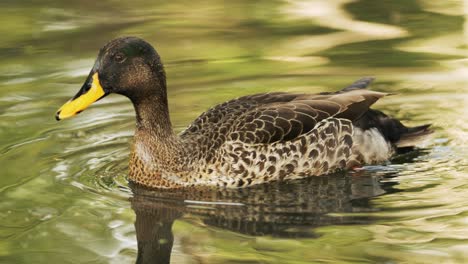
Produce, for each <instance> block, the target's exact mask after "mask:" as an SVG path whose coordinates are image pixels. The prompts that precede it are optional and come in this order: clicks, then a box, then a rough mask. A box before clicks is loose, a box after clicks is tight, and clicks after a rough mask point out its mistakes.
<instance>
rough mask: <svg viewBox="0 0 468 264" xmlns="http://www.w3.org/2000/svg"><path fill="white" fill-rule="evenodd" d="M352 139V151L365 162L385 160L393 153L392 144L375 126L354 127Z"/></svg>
mask: <svg viewBox="0 0 468 264" xmlns="http://www.w3.org/2000/svg"><path fill="white" fill-rule="evenodd" d="M353 141H354V142H353V153H354V154H355V155H358V156H362V158H363V162H364V163H366V164H372V163H377V162H382V161H386V160H388V158H390V156H391V155H392V154H393V149H392V146H391V145H390V143H389V142H387V141H386V140H385V138H384V137H383V135H382V134H381V133H380V132H379V130H378V129H377V128H371V129H368V130H362V129H360V128H357V127H354V134H353Z"/></svg>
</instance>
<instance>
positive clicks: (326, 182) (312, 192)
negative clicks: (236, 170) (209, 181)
mask: <svg viewBox="0 0 468 264" xmlns="http://www.w3.org/2000/svg"><path fill="white" fill-rule="evenodd" d="M131 187H132V191H133V194H134V196H133V198H131V203H132V208H133V210H134V211H135V214H136V222H135V228H136V234H137V240H138V259H137V263H169V262H170V257H171V250H172V245H173V241H174V236H173V233H172V224H173V223H174V221H175V220H176V219H178V218H180V217H182V216H183V215H191V216H195V217H197V218H199V219H201V220H202V221H203V222H204V223H205V224H207V225H211V226H215V227H219V228H222V229H228V230H231V231H235V232H239V233H243V234H247V235H252V236H260V235H270V236H276V237H304V236H314V234H313V233H312V232H310V230H311V228H313V227H317V226H323V225H331V224H354V223H365V222H368V221H370V219H369V218H366V217H356V216H330V215H329V214H330V213H344V212H363V211H369V210H373V209H372V208H371V207H370V205H369V203H368V202H367V201H368V200H369V198H371V197H374V196H377V195H381V194H384V193H386V192H389V191H392V184H382V183H379V177H378V176H375V175H374V176H372V175H360V176H358V175H343V174H337V175H328V176H323V177H311V178H308V179H302V180H297V181H291V182H279V183H269V184H263V185H258V186H253V187H250V188H243V189H223V190H219V189H193V190H180V191H177V190H176V191H175V190H148V189H145V188H142V187H139V186H137V185H131Z"/></svg>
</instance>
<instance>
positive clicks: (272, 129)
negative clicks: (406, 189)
mask: <svg viewBox="0 0 468 264" xmlns="http://www.w3.org/2000/svg"><path fill="white" fill-rule="evenodd" d="M372 81H373V78H370V77H365V78H362V79H359V80H357V81H356V82H354V83H352V84H351V85H349V86H347V87H345V88H343V89H341V90H338V91H336V92H322V93H318V94H308V93H288V92H270V93H260V94H253V95H246V96H242V97H239V98H236V99H232V100H229V101H226V102H224V103H220V104H218V105H215V106H213V107H211V108H210V109H208V110H207V111H205V112H204V113H202V114H201V115H200V116H199V117H197V118H196V119H195V120H194V121H193V122H192V123H191V124H190V125H189V126H188V127H187V128H186V129H185V130H184V131H182V132H181V133H179V134H176V133H175V132H174V130H173V128H172V124H171V119H170V116H169V108H168V96H167V86H166V73H165V70H164V66H163V63H162V61H161V58H160V56H159V54H158V52H157V51H156V49H155V48H154V47H153V46H152V45H151V44H150V43H148V42H146V41H145V40H143V39H141V38H138V37H120V38H117V39H114V40H111V41H110V42H108V43H107V44H105V45H104V46H103V47H102V48H101V49H100V51H99V54H98V56H97V59H96V61H95V63H94V66H93V67H92V69H91V71H90V73H89V75H88V77H87V78H86V80H85V82H84V84H83V85H82V87H81V89H80V90H79V91H78V93H77V94H76V95H75V96H73V97H72V98H71V99H70V100H69V101H68V102H66V103H65V104H64V105H63V106H62V107H61V108H60V109H59V110H58V111H57V112H56V114H55V118H56V119H57V120H62V119H66V118H70V117H73V116H75V115H77V114H79V113H81V112H82V111H83V110H85V109H86V108H87V107H88V106H90V105H91V104H92V103H94V102H96V101H98V100H100V99H102V98H104V97H106V96H107V95H109V94H120V95H123V96H125V97H127V98H129V99H130V101H131V102H132V104H133V106H134V109H135V113H136V128H135V134H134V139H133V144H132V151H131V154H130V163H129V176H128V178H129V181H130V182H133V183H135V184H139V185H142V186H145V187H148V188H162V189H178V188H186V187H197V186H200V187H215V188H216V187H222V188H241V187H248V186H252V185H257V184H263V183H267V182H272V181H288V180H293V179H300V178H305V177H311V176H321V175H327V174H331V173H334V172H337V171H346V170H350V169H353V168H357V167H360V166H363V165H368V164H378V163H383V162H386V161H388V160H389V159H390V158H391V157H392V155H394V154H395V153H397V152H398V150H400V149H408V148H413V147H414V146H415V142H418V140H420V139H422V138H424V137H425V136H426V135H428V134H430V133H431V132H432V131H431V130H430V128H429V127H430V124H425V125H421V126H416V127H407V126H405V125H403V124H402V123H401V122H400V121H399V120H397V119H395V118H392V117H390V116H388V115H386V114H384V113H383V112H381V111H378V110H374V109H371V108H370V107H371V106H372V105H373V104H374V103H375V102H376V101H377V100H379V99H380V98H382V97H385V96H387V95H389V93H384V92H379V91H372V90H369V89H367V87H368V86H369V84H370V83H371V82H372Z"/></svg>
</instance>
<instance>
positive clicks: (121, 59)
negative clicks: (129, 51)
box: [114, 53, 127, 63]
mask: <svg viewBox="0 0 468 264" xmlns="http://www.w3.org/2000/svg"><path fill="white" fill-rule="evenodd" d="M125 59H127V58H126V57H125V56H124V55H123V54H122V53H117V54H115V56H114V60H115V61H116V62H118V63H122V62H124V61H125Z"/></svg>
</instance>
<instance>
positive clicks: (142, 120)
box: [132, 95, 175, 144]
mask: <svg viewBox="0 0 468 264" xmlns="http://www.w3.org/2000/svg"><path fill="white" fill-rule="evenodd" d="M132 102H133V106H134V107H135V112H136V132H137V133H139V132H140V133H145V134H146V135H151V136H152V137H153V139H154V140H156V142H158V143H163V144H164V143H166V141H169V140H172V139H173V137H175V134H174V132H173V130H172V125H171V120H170V118H169V108H168V105H167V98H166V97H165V96H160V95H148V96H141V97H140V98H135V99H132Z"/></svg>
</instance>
